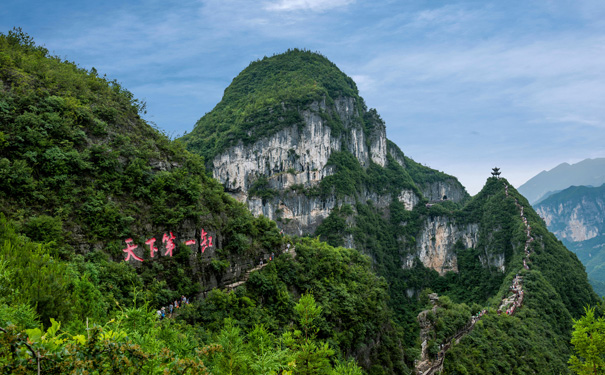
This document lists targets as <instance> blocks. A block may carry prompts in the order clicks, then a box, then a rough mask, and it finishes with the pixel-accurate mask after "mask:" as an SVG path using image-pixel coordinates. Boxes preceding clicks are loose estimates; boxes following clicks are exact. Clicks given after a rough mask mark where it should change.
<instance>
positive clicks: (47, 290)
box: [0, 29, 597, 375]
mask: <svg viewBox="0 0 605 375" xmlns="http://www.w3.org/2000/svg"><path fill="white" fill-rule="evenodd" d="M284 56H286V57H281V59H282V60H283V61H281V60H280V61H281V63H280V64H282V65H283V66H282V67H281V68H280V69H284V70H285V71H287V72H290V73H288V77H289V78H288V79H289V81H287V82H292V83H296V84H295V85H290V86H288V87H289V89H288V90H287V91H283V92H282V91H280V90H276V97H275V98H271V97H264V96H263V97H258V96H255V95H254V93H255V90H257V89H259V87H261V88H263V90H266V87H265V86H267V87H276V88H279V87H282V86H283V85H282V83H283V82H281V81H279V82H271V80H268V79H266V78H264V77H266V76H267V75H270V73H271V72H270V71H269V72H265V71H262V69H261V68H262V67H263V66H264V65H263V64H255V63H253V66H258V67H259V71H258V72H257V74H256V76H255V77H256V78H255V79H252V80H246V82H242V83H241V87H239V88H238V90H234V91H233V92H231V91H229V90H227V91H226V92H225V96H226V97H229V98H230V100H229V101H228V104H229V108H228V110H229V111H230V112H231V113H232V118H216V119H212V118H207V119H206V120H204V121H208V124H209V125H208V126H209V127H211V128H210V129H206V130H204V131H206V132H207V134H206V135H207V136H208V139H210V140H212V142H213V146H212V147H211V148H207V149H206V148H204V150H207V151H200V153H201V154H202V155H201V156H200V155H197V154H195V153H192V152H190V151H187V150H186V149H185V146H184V145H183V143H182V142H181V141H179V140H176V141H171V140H170V139H168V138H167V137H166V136H165V135H164V134H162V132H161V131H159V130H158V129H155V128H154V127H152V126H150V125H149V124H148V123H146V122H145V121H144V120H143V119H142V118H141V115H142V113H143V112H144V110H145V106H144V103H142V102H140V101H138V100H137V99H135V98H134V97H133V95H132V94H131V93H130V92H129V91H128V90H126V89H125V88H123V87H122V86H121V85H120V84H119V83H118V82H116V81H111V80H109V79H107V78H106V77H101V76H99V73H98V72H97V71H96V70H95V69H94V68H92V69H91V70H86V69H83V68H80V67H78V66H77V65H76V64H75V63H73V62H69V61H63V60H62V59H60V58H58V57H56V56H52V55H50V54H49V53H48V51H47V50H46V49H45V48H44V47H41V46H37V45H36V44H35V43H34V42H33V40H32V39H31V38H30V37H29V36H28V35H27V34H25V33H23V32H22V31H21V30H20V29H14V30H12V31H9V32H8V33H7V34H0V176H2V178H1V179H0V207H1V213H0V373H7V374H32V373H44V374H65V373H97V374H110V373H111V374H164V373H173V372H174V373H179V374H205V373H214V374H373V375H374V374H376V375H377V374H412V373H414V371H415V370H414V366H415V361H416V360H418V359H419V356H420V351H421V350H420V342H419V330H420V327H419V325H418V321H417V316H418V314H419V313H420V312H421V311H423V310H426V309H427V308H432V307H433V308H434V310H435V313H434V314H432V315H430V316H429V320H430V321H431V324H432V327H433V328H432V329H433V330H432V335H433V336H432V339H431V341H430V342H429V346H430V347H429V352H430V355H432V356H437V355H438V347H439V345H440V344H442V343H443V342H445V341H448V340H449V339H450V338H451V337H452V335H454V334H455V333H456V332H457V331H458V330H460V329H462V328H463V327H464V326H465V324H466V322H468V321H469V319H470V318H471V316H473V315H476V314H477V313H478V312H479V311H481V310H487V311H489V312H488V314H487V316H486V317H484V318H483V319H481V321H480V322H479V323H477V324H476V325H475V328H474V329H473V330H472V331H471V332H470V333H468V334H467V335H466V336H464V337H463V338H462V339H461V340H460V342H459V344H457V345H454V346H453V348H452V349H451V350H450V351H448V353H447V356H446V361H445V366H444V372H445V373H451V374H471V373H472V374H482V373H486V374H499V373H568V372H569V371H570V370H568V367H567V360H568V359H569V356H570V354H571V345H570V340H571V339H572V336H571V327H572V324H573V321H572V318H579V317H580V316H582V314H584V313H585V310H584V306H586V305H589V304H595V303H596V302H597V300H596V296H595V295H594V293H593V292H592V289H591V288H590V286H589V285H588V283H587V281H586V274H585V272H584V269H583V267H582V266H581V264H580V263H579V261H578V260H577V258H576V257H575V256H574V255H573V254H571V253H570V252H569V251H567V250H566V249H565V248H564V247H563V245H562V244H561V243H560V242H558V241H557V240H556V239H555V238H554V236H553V235H552V234H550V233H549V232H548V231H547V230H546V229H545V227H544V224H543V223H542V222H541V219H540V218H539V217H538V216H537V215H536V214H535V212H533V211H532V210H531V209H530V207H529V204H528V203H527V201H526V200H525V199H524V198H523V197H522V196H521V195H519V194H518V193H517V192H516V191H514V189H513V188H510V189H508V188H505V186H506V181H505V180H504V179H495V178H490V179H488V180H487V182H486V185H485V187H484V189H483V190H482V191H481V192H480V193H479V194H478V195H476V196H475V197H473V198H468V199H466V200H465V201H463V202H460V203H454V202H441V203H439V204H435V205H433V206H431V207H428V206H427V205H426V204H425V203H426V200H425V201H422V204H419V205H418V206H417V207H416V208H415V209H414V210H412V211H407V210H405V209H404V208H403V207H402V206H401V204H400V203H399V202H397V201H395V200H394V201H393V203H392V204H391V206H390V207H389V212H390V214H389V215H388V216H385V215H383V214H382V212H380V211H379V210H378V209H377V208H376V207H373V206H372V204H371V203H368V202H357V203H356V204H354V205H342V206H341V207H340V208H339V209H338V210H336V211H334V212H333V214H332V215H331V216H330V217H329V218H328V219H326V220H325V221H324V222H323V224H322V225H321V226H320V228H319V229H318V231H317V233H316V236H317V237H302V238H299V237H294V236H287V235H283V234H282V233H280V230H279V228H278V226H277V225H276V223H275V222H273V221H270V220H268V219H266V218H265V217H262V216H260V217H254V216H253V215H252V214H250V213H249V212H248V210H247V209H246V207H245V206H244V205H243V204H241V203H238V202H237V201H235V200H234V199H232V198H231V197H230V196H229V195H227V194H226V193H225V192H224V191H223V186H222V185H221V184H220V183H218V182H217V181H216V180H214V179H212V178H210V177H209V173H208V171H207V170H206V167H205V162H204V157H211V156H212V155H214V154H215V153H216V152H218V150H221V149H222V148H224V147H227V146H228V145H230V144H232V142H235V141H236V140H238V139H242V140H243V141H244V142H248V141H251V139H252V138H254V137H262V136H263V135H264V134H268V132H272V131H274V130H275V129H276V128H275V126H279V125H276V123H275V122H271V121H273V120H274V119H269V120H267V121H265V120H262V118H256V117H255V116H256V115H255V114H256V113H257V111H259V110H260V112H263V111H264V110H265V109H267V108H269V109H271V108H274V110H277V111H278V110H279V108H284V106H282V105H281V104H280V103H281V102H282V101H284V100H288V101H291V102H292V103H295V104H300V105H303V104H305V103H309V102H310V101H313V100H317V99H318V98H322V97H323V96H324V95H340V94H348V95H358V94H357V89H356V87H355V84H354V83H353V81H352V80H351V79H350V78H348V77H346V76H345V77H342V76H340V75H339V74H336V73H335V72H339V71H338V70H337V68H336V67H335V66H334V65H333V64H331V63H330V64H326V63H325V61H327V59H325V58H323V57H321V56H319V55H317V54H311V53H309V52H304V53H301V54H298V52H297V56H298V57H297V59H293V60H290V61H289V59H287V55H284ZM305 56H308V57H305ZM301 64H302V65H303V66H307V64H310V65H309V66H308V68H305V69H306V70H303V73H301V71H300V70H299V69H298V67H300V66H301ZM309 72H313V74H316V75H317V77H316V78H315V79H308V74H309ZM263 92H265V91H263ZM242 93H245V95H244V94H242ZM285 108H288V107H287V106H286V107H285ZM267 111H268V112H267V113H268V116H273V115H274V113H275V112H273V111H269V110H268V109H267ZM284 116H285V117H284ZM287 116H288V114H287V113H283V114H281V115H280V116H278V117H276V119H277V122H278V123H279V122H280V121H282V119H287ZM292 116H296V113H294V112H293V113H292ZM256 120H258V124H257V125H259V126H260V128H258V129H260V130H259V132H258V133H257V132H255V133H253V134H252V133H251V134H249V135H247V137H251V139H248V138H246V137H243V134H247V133H246V127H245V124H246V123H247V124H249V123H250V121H256ZM284 121H285V120H284ZM263 124H266V128H264V127H263V126H264V125H263ZM335 126H337V125H335ZM255 129H256V127H255ZM262 129H265V130H264V131H265V132H264V133H263V130H262ZM218 133H221V134H223V135H224V137H222V136H220V135H217V134H218ZM242 137H243V138H242ZM391 159H392V157H391ZM331 162H332V163H333V166H334V168H335V171H336V174H335V175H334V176H337V177H335V178H333V179H328V180H327V182H325V183H323V184H324V185H323V187H321V188H322V189H325V191H328V190H329V191H330V192H334V191H340V190H342V194H349V193H355V191H356V189H361V188H363V187H364V186H366V187H367V186H370V187H371V188H372V189H376V191H380V192H383V193H385V192H386V193H392V194H395V193H396V191H397V190H398V189H400V188H401V187H407V188H411V189H414V190H419V188H418V185H419V184H420V183H421V182H423V181H430V180H431V179H436V178H442V177H443V176H440V175H438V174H435V173H434V172H432V170H430V169H429V168H426V167H423V166H422V165H420V164H418V163H415V162H414V161H413V160H411V159H406V168H405V169H404V168H403V167H402V166H401V165H400V164H397V163H395V162H394V161H393V160H389V162H388V163H387V165H386V166H385V167H384V168H383V167H380V166H376V165H372V166H370V167H369V168H366V169H363V168H360V167H359V165H358V162H357V161H356V160H352V159H351V155H350V154H347V153H346V152H343V153H339V154H336V155H334V159H333V160H332V161H331ZM349 182H350V183H349ZM258 188H259V193H262V191H263V189H262V186H260V185H259V186H258ZM318 194H322V192H321V191H319V192H318ZM509 195H510V197H509ZM513 198H514V199H516V201H518V202H519V204H522V205H523V206H524V207H525V208H526V212H525V215H526V217H527V220H528V221H529V222H530V224H531V226H532V233H533V234H534V236H535V237H536V239H537V240H536V242H535V243H534V244H533V245H532V246H533V247H532V250H533V252H534V254H535V256H534V257H533V258H532V267H531V269H523V242H524V239H525V237H524V236H525V234H524V224H523V222H522V221H521V218H520V217H519V214H518V209H517V206H515V203H514V202H515V201H513ZM353 214H354V215H355V225H353V226H349V225H345V224H344V223H346V222H347V219H348V218H350V217H351V215H353ZM439 217H447V218H448V220H454V221H456V222H458V223H479V224H480V226H481V230H482V233H481V236H480V243H479V245H478V246H477V248H476V249H467V248H464V246H459V247H458V248H457V256H458V263H459V272H458V273H455V272H449V273H447V274H445V275H439V274H438V273H437V272H436V271H434V270H431V269H429V268H426V267H424V266H423V265H422V263H420V262H416V263H415V265H414V267H413V268H411V269H404V268H403V267H402V266H401V254H400V253H399V247H398V246H397V241H398V240H397V238H399V239H404V240H406V241H408V242H409V243H413V241H415V238H414V236H415V234H416V231H417V229H418V226H419V225H420V224H419V223H420V222H422V221H423V220H430V219H431V218H439ZM403 222H405V223H408V224H407V225H405V226H402V225H401V223H403ZM168 234H170V235H168ZM345 234H347V235H348V234H352V235H353V237H354V240H355V244H356V245H358V247H359V248H360V249H363V252H360V251H358V250H356V249H348V248H343V247H342V245H343V244H344V243H343V242H342V238H343V235H345ZM162 235H164V237H163V236H162ZM151 238H153V239H154V241H155V239H156V238H157V239H158V240H157V241H156V242H155V245H154V241H150V239H151ZM210 238H212V239H210ZM159 239H162V241H160V240H159ZM193 239H195V240H193ZM207 240H210V242H207ZM191 241H192V242H191ZM154 246H156V247H157V249H156V248H154ZM496 248H497V249H498V250H501V252H502V253H503V254H505V258H506V272H500V271H498V270H497V269H494V268H493V267H491V268H490V267H485V266H484V264H483V263H482V262H481V261H480V259H481V257H482V256H486V254H487V252H489V251H492V250H493V249H496ZM156 250H157V251H156ZM137 258H138V259H140V260H137ZM125 259H128V260H127V261H125ZM259 261H260V262H259ZM259 264H260V265H259ZM519 272H520V273H522V274H523V277H524V280H525V285H524V288H525V291H526V293H527V297H526V299H525V302H524V305H523V307H522V308H521V309H520V312H519V313H517V314H515V315H514V316H509V315H506V314H502V315H500V314H496V313H495V311H496V310H497V309H498V306H499V304H500V300H501V299H502V298H503V296H504V295H505V294H506V293H507V292H508V288H509V285H510V283H511V280H512V279H513V277H514V275H515V274H517V273H519ZM244 281H245V282H244ZM408 289H414V290H416V291H418V293H416V294H413V295H412V296H409V295H408V294H407V293H406V292H405V291H406V290H408ZM432 292H437V293H438V294H439V295H440V296H441V297H440V298H439V302H438V304H437V305H434V306H433V305H432V304H431V303H432V302H431V301H430V300H429V298H428V297H427V296H428V295H429V294H431V293H432ZM182 296H186V298H188V299H189V303H182V304H181V305H180V306H179V308H175V309H174V311H173V312H172V313H166V316H165V317H164V318H162V313H161V308H162V307H167V306H169V305H170V304H171V303H172V302H173V301H175V300H178V301H182ZM158 313H159V314H158Z"/></svg>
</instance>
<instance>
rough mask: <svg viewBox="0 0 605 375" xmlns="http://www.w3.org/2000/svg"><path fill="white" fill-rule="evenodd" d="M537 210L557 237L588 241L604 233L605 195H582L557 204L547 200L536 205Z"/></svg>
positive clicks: (574, 240)
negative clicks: (549, 202)
mask: <svg viewBox="0 0 605 375" xmlns="http://www.w3.org/2000/svg"><path fill="white" fill-rule="evenodd" d="M536 212H537V213H538V215H540V216H541V217H542V218H543V219H544V221H545V222H546V225H547V226H548V228H549V229H550V230H552V231H553V233H554V234H555V235H556V236H557V238H560V239H566V240H568V241H572V242H579V241H586V240H589V239H591V238H594V237H597V236H599V235H600V234H602V233H601V230H602V229H603V228H604V227H605V217H604V215H603V213H605V196H604V197H594V198H587V197H580V199H570V200H568V201H566V202H557V204H555V205H552V204H548V201H546V202H544V203H543V204H540V205H538V206H537V207H536Z"/></svg>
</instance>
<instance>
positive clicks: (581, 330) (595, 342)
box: [568, 307, 605, 375]
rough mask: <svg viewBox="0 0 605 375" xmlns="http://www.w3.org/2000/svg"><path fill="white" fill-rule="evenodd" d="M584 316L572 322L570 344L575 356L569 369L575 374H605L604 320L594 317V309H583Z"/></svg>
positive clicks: (570, 362) (571, 359)
mask: <svg viewBox="0 0 605 375" xmlns="http://www.w3.org/2000/svg"><path fill="white" fill-rule="evenodd" d="M584 311H585V312H586V314H585V315H584V316H583V317H581V318H580V319H578V320H574V325H573V329H574V330H573V333H572V337H571V344H572V345H573V346H574V352H575V354H574V355H572V356H571V358H570V359H569V362H568V364H569V367H570V368H571V369H572V370H573V371H574V372H576V373H577V374H580V375H584V374H605V318H603V317H598V318H597V317H595V309H594V307H592V308H585V309H584Z"/></svg>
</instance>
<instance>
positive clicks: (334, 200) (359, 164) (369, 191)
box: [183, 50, 468, 235]
mask: <svg viewBox="0 0 605 375" xmlns="http://www.w3.org/2000/svg"><path fill="white" fill-rule="evenodd" d="M183 141H184V142H185V143H186V144H187V148H188V149H189V150H192V151H194V152H197V153H200V154H201V155H203V156H204V157H205V159H206V162H207V165H208V167H209V169H211V170H212V171H213V175H214V177H215V178H216V179H218V180H219V181H221V183H223V185H224V186H225V189H226V191H228V192H230V193H232V194H233V196H234V197H236V198H237V199H238V200H240V201H241V202H246V203H247V205H248V207H249V208H250V210H251V211H252V212H253V213H254V214H255V215H257V216H258V215H260V214H263V215H264V216H266V217H268V218H271V219H274V220H276V221H278V223H279V225H280V227H281V228H283V229H284V231H286V232H288V233H292V234H299V235H300V234H303V233H310V232H313V231H315V229H316V228H317V226H318V225H319V224H320V223H321V221H322V220H323V219H325V218H326V217H327V216H328V215H329V214H330V212H331V211H332V210H333V209H334V208H335V207H338V206H339V205H340V203H339V202H348V203H353V202H354V201H355V200H356V199H359V200H361V201H363V202H365V201H367V200H369V199H371V200H373V201H374V202H376V203H377V204H379V205H382V206H385V205H388V204H389V203H390V201H391V200H392V199H393V197H392V196H391V194H390V193H386V192H385V191H384V188H372V187H375V186H376V184H374V183H372V184H367V183H366V181H362V180H360V179H363V178H365V176H362V174H364V173H365V172H366V171H368V170H370V171H382V170H384V168H385V167H386V166H387V164H389V162H390V163H391V164H393V165H394V164H398V165H399V166H400V167H402V168H405V165H406V161H405V157H404V155H403V153H402V152H401V151H400V150H399V149H398V148H397V146H395V145H394V144H392V143H389V142H388V141H387V139H386V133H385V125H384V123H383V121H382V120H381V119H380V117H379V116H378V114H377V113H376V111H375V110H368V109H367V108H366V105H365V103H364V102H363V99H361V98H360V97H359V94H358V92H357V87H356V86H355V83H354V82H353V81H352V80H351V79H350V78H349V77H347V76H346V75H345V74H344V73H342V72H341V71H340V70H339V69H338V68H337V67H336V66H335V65H334V64H332V63H331V62H330V61H328V60H327V59H326V58H325V57H323V56H321V55H318V54H315V53H311V52H306V51H300V50H291V51H288V52H286V53H284V54H281V55H276V56H273V57H271V58H264V59H262V60H259V61H255V62H253V63H251V64H250V66H248V67H247V68H246V69H245V70H244V71H242V72H241V73H240V74H239V75H238V76H237V77H236V78H235V79H234V80H233V82H232V83H231V85H230V86H229V87H228V88H227V89H226V90H225V94H224V96H223V99H222V100H221V102H220V103H219V104H217V106H216V107H215V108H214V109H213V110H212V111H211V112H210V113H208V114H206V115H205V116H204V117H202V118H201V119H200V120H199V121H198V122H197V124H196V126H195V128H194V129H193V131H192V132H191V133H190V134H187V135H185V136H184V137H183ZM389 158H390V159H389ZM389 160H391V161H389ZM393 168H395V167H393ZM345 170H346V171H350V172H351V173H353V174H354V175H353V176H351V178H348V179H342V178H341V177H343V175H344V174H346V173H344V172H343V171H345ZM416 170H418V171H419V172H418V175H419V179H420V181H419V182H422V184H421V186H415V184H414V181H413V180H412V179H411V178H410V177H409V176H407V175H402V176H399V177H398V178H400V179H401V181H399V183H398V185H399V187H400V190H399V192H398V193H397V198H396V199H398V200H401V201H402V202H405V204H406V205H407V206H408V207H412V206H414V205H416V204H418V203H419V201H420V199H421V198H422V192H426V194H427V196H428V197H430V198H431V199H436V200H439V199H442V198H443V196H446V197H447V196H449V197H451V198H450V200H452V199H453V200H455V201H461V200H463V199H466V198H467V197H468V194H467V193H466V191H465V190H464V188H463V187H462V186H461V185H460V183H459V182H458V181H457V180H456V179H455V178H453V177H451V176H447V175H445V174H443V173H437V172H436V171H434V172H435V174H432V175H431V174H430V173H425V172H426V171H425V170H429V169H428V168H426V167H422V166H418V168H416ZM422 171H425V172H422ZM380 173H382V172H379V173H374V174H373V176H375V177H376V178H381V179H383V178H384V177H383V176H380ZM423 173H424V174H423Z"/></svg>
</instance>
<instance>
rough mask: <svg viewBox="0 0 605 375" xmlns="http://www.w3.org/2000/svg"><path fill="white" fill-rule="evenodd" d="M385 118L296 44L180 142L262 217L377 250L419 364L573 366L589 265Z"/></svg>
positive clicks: (245, 79)
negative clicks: (410, 143)
mask: <svg viewBox="0 0 605 375" xmlns="http://www.w3.org/2000/svg"><path fill="white" fill-rule="evenodd" d="M385 126H386V125H385V124H384V122H383V121H382V120H381V119H380V116H379V115H378V113H377V112H376V111H375V110H373V109H368V108H367V107H366V105H365V103H364V101H363V99H362V98H361V97H360V96H359V93H358V91H357V88H356V86H355V83H354V82H353V81H352V80H351V79H350V78H349V77H347V76H346V74H344V73H343V72H341V71H340V70H339V69H338V68H337V67H336V66H335V65H334V64H333V63H331V62H330V61H329V60H328V59H327V58H325V57H324V56H321V55H319V54H317V53H311V52H308V51H301V50H289V51H287V52H286V53H283V54H278V55H275V56H272V57H265V58H263V59H261V60H258V61H255V62H252V63H251V64H250V65H249V66H248V67H247V68H246V69H244V70H243V71H242V72H241V73H240V74H239V75H238V76H237V77H236V78H235V79H234V80H233V82H232V83H231V85H230V86H229V87H227V88H226V89H225V94H224V96H223V99H222V100H221V102H220V103H218V104H217V106H216V107H215V108H214V109H213V110H212V111H211V112H209V113H207V114H206V115H205V116H204V117H202V118H201V119H200V120H199V121H198V122H197V123H196V126H195V128H194V129H193V130H192V131H191V133H189V134H187V135H185V136H184V137H183V138H182V141H183V142H184V143H185V144H186V147H187V149H189V150H190V151H192V152H194V153H198V154H200V155H202V156H203V157H204V159H205V162H206V166H207V168H208V169H209V170H210V171H212V175H213V176H214V178H216V179H217V180H218V181H220V183H221V184H223V186H224V188H225V191H226V192H228V193H229V194H231V195H232V196H233V197H235V198H236V199H238V200H239V201H241V202H243V203H245V204H246V205H247V207H248V208H249V209H250V210H251V212H252V213H253V214H254V215H255V216H258V217H269V218H272V219H274V220H275V221H276V222H277V224H278V226H279V227H280V228H281V229H282V230H283V231H284V232H286V233H289V234H292V235H305V236H313V237H318V238H319V239H321V240H323V241H326V242H327V243H329V244H330V245H333V246H345V247H349V248H354V249H356V250H358V251H359V252H361V253H363V254H365V255H367V256H369V257H370V259H371V264H372V268H373V269H374V270H375V272H376V273H377V274H378V275H380V276H382V277H384V279H385V280H386V283H387V285H388V293H389V296H390V300H389V306H390V308H391V309H392V311H393V318H394V322H395V324H396V325H397V326H399V327H400V329H401V332H402V333H403V339H404V341H403V345H404V346H405V348H406V356H405V363H406V366H407V367H408V368H409V369H410V370H411V369H412V368H413V369H414V370H413V371H417V372H420V373H432V372H433V371H436V370H439V369H444V370H445V371H446V372H448V373H484V371H486V370H485V369H490V370H489V371H490V372H492V373H532V372H533V373H567V372H568V371H569V370H568V369H567V365H566V362H567V358H568V356H569V352H570V347H569V344H568V343H569V339H570V330H571V324H572V319H573V318H577V317H579V316H580V315H581V314H583V312H584V310H583V308H584V306H586V305H587V304H594V303H595V302H596V301H597V297H596V295H595V294H594V292H593V291H592V288H591V287H590V285H589V284H588V281H587V278H586V273H585V271H584V269H583V266H582V264H581V263H580V261H579V260H578V259H577V257H576V256H575V255H574V254H573V253H571V252H570V251H569V250H567V249H566V248H565V247H564V246H563V245H562V244H561V243H560V242H559V241H557V239H556V237H555V236H554V235H553V234H552V233H550V232H548V230H547V229H546V226H545V224H544V222H543V221H542V220H541V219H540V217H539V216H538V215H537V214H536V213H535V211H534V210H533V209H532V208H531V206H530V205H529V202H528V201H527V200H526V199H525V198H524V197H523V196H522V195H521V194H519V192H517V191H516V190H515V189H514V187H512V186H510V185H509V184H508V182H507V181H506V179H504V178H501V179H498V178H495V177H490V178H488V179H487V181H486V184H485V186H484V188H483V189H482V190H481V192H480V193H478V194H477V195H476V196H474V197H470V196H469V195H468V194H467V193H466V191H465V189H464V187H463V186H462V185H461V184H460V183H459V182H458V181H457V179H456V178H455V177H453V176H450V175H447V174H445V173H443V172H439V171H436V170H433V169H431V168H428V167H426V166H423V165H422V164H420V163H417V162H416V161H414V160H412V159H410V158H408V157H407V156H405V154H404V153H403V152H402V151H401V149H399V147H397V146H396V145H395V144H394V143H392V142H390V141H389V140H388V139H386V132H385ZM487 173H489V171H486V174H487ZM326 278H327V279H329V278H330V276H329V275H328V274H326ZM520 285H522V287H521V286H520ZM520 288H521V289H520ZM511 290H514V293H513V292H511ZM520 290H521V291H523V292H524V293H525V294H523V293H520ZM433 292H436V293H437V296H435V295H434V294H433ZM511 293H512V294H511ZM429 295H430V296H432V297H431V298H428V297H427V296H429ZM519 295H522V296H525V297H524V298H522V303H521V302H519V300H518V298H519V297H518V296H519ZM515 296H517V297H515ZM517 303H518V304H519V305H522V308H520V309H519V310H518V312H515V310H514V308H512V307H510V306H513V305H514V306H518V305H517ZM511 308H512V309H513V310H512V311H513V312H512V313H511V315H513V316H510V315H509V314H508V312H509V311H510V309H511ZM483 309H485V310H486V311H487V315H482V318H481V319H479V320H478V321H477V320H475V319H474V318H472V317H471V316H472V315H476V314H478V313H479V312H480V311H482V310H483ZM494 337H497V338H498V339H497V341H496V342H494ZM419 343H421V345H419ZM442 348H443V349H442ZM526 355H529V356H530V357H531V358H532V360H531V361H524V360H523V358H524V357H525V356H526ZM443 358H445V360H444V359H443ZM410 359H416V360H417V361H414V360H410Z"/></svg>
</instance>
